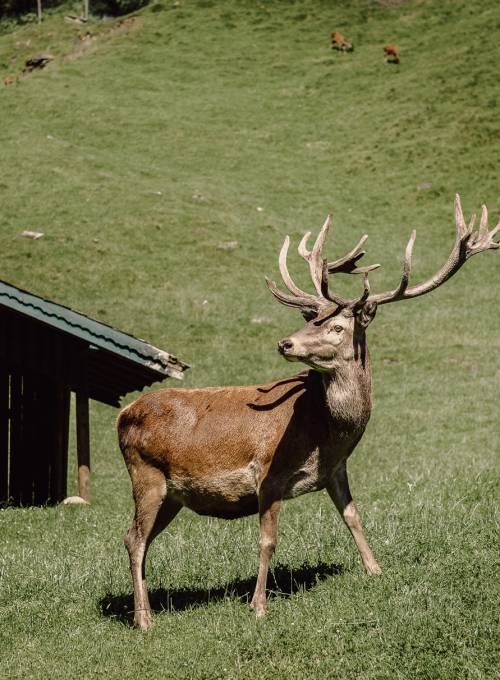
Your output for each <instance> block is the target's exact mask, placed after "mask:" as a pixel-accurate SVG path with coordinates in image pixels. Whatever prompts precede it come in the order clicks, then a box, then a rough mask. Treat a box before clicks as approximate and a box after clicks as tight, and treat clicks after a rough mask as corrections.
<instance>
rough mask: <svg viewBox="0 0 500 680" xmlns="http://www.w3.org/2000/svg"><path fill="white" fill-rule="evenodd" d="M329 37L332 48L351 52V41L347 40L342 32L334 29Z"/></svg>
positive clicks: (352, 48) (352, 47)
mask: <svg viewBox="0 0 500 680" xmlns="http://www.w3.org/2000/svg"><path fill="white" fill-rule="evenodd" d="M330 37H331V39H332V50H338V51H339V52H352V51H353V50H354V46H353V45H352V43H350V42H348V41H347V39H346V38H345V36H343V35H342V33H339V32H338V31H334V32H333V33H332V34H331V36H330Z"/></svg>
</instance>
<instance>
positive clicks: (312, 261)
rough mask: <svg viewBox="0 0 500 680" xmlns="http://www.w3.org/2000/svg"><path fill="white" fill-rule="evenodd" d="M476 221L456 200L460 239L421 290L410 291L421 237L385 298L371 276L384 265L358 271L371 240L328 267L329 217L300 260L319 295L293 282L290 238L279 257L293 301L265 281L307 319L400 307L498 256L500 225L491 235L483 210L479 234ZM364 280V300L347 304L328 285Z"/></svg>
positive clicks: (411, 243) (301, 250)
mask: <svg viewBox="0 0 500 680" xmlns="http://www.w3.org/2000/svg"><path fill="white" fill-rule="evenodd" d="M475 219H476V216H475V215H473V216H472V219H471V221H470V222H469V225H468V226H467V224H466V223H465V220H464V216H463V212H462V206H461V204H460V196H459V195H458V194H457V195H456V197H455V223H456V237H455V244H454V246H453V249H452V251H451V253H450V255H449V257H448V259H447V260H446V262H445V264H444V265H443V266H442V267H441V269H439V270H438V271H437V272H436V274H434V276H432V277H431V278H430V279H428V280H427V281H424V282H423V283H420V284H418V285H416V286H411V287H408V284H409V281H410V273H411V256H412V253H413V246H414V245H415V239H416V232H415V231H413V232H412V234H411V236H410V240H409V241H408V245H407V246H406V251H405V258H404V263H403V273H402V275H401V281H400V282H399V285H398V286H397V288H395V289H394V290H391V291H387V292H385V293H375V294H370V283H369V280H368V274H369V272H370V271H372V270H373V269H376V268H377V267H379V266H380V265H378V264H372V265H369V266H367V267H358V266H357V265H358V260H359V259H360V258H361V257H363V255H364V254H365V251H364V250H362V249H361V248H362V246H363V244H364V243H365V241H366V239H367V238H368V236H366V235H365V236H363V237H362V238H361V239H360V241H359V243H358V244H357V245H356V246H355V247H354V248H353V249H352V250H351V251H350V252H348V253H347V254H346V255H344V256H343V257H341V258H340V259H338V260H335V261H334V262H327V260H325V259H324V258H323V256H322V249H323V245H324V243H325V239H326V236H327V234H328V230H329V228H330V226H331V223H332V218H331V216H330V215H328V217H327V219H326V221H325V223H324V224H323V227H322V228H321V231H320V232H319V234H318V237H317V239H316V242H315V243H314V246H313V249H312V250H311V251H309V250H307V248H306V244H307V240H308V238H309V236H310V235H311V232H307V233H306V234H305V235H304V237H303V238H302V240H301V242H300V245H299V254H300V255H301V256H302V257H303V258H304V259H305V260H306V262H307V263H308V264H309V270H310V273H311V278H312V281H313V284H314V288H315V289H316V295H311V294H310V293H306V292H304V291H303V290H301V289H300V288H299V287H298V286H297V285H296V284H295V283H294V282H293V281H292V278H291V276H290V274H289V273H288V268H287V265H286V258H287V254H288V248H289V246H290V239H289V237H288V236H287V237H286V238H285V242H284V243H283V247H282V248H281V252H280V256H279V267H280V272H281V276H282V278H283V281H284V283H285V285H286V287H287V288H288V290H289V291H290V293H291V295H289V294H287V293H282V292H281V291H280V290H279V288H278V287H277V286H276V284H275V283H274V281H269V279H267V278H266V281H267V285H268V287H269V289H270V290H271V292H272V293H273V295H274V296H275V297H276V298H277V299H278V300H279V301H280V302H281V303H282V304H284V305H288V306H289V307H298V308H299V309H300V310H301V311H302V313H303V314H304V316H306V318H310V317H314V316H316V315H317V314H318V313H319V312H320V311H321V310H322V309H323V308H325V307H326V306H328V305H329V304H330V303H332V302H333V303H335V304H336V305H338V306H339V307H350V308H351V309H354V310H355V309H359V308H360V307H362V306H363V305H365V304H366V303H370V304H375V305H384V304H386V303H388V302H396V301H397V300H408V299H410V298H414V297H418V296H419V295H425V294H426V293H429V292H430V291H431V290H434V289H435V288H438V287H439V286H440V285H442V284H443V283H444V282H445V281H447V280H448V279H449V278H451V277H452V276H453V275H454V274H456V272H457V271H458V270H459V269H460V267H461V266H462V265H463V264H465V262H467V260H468V259H469V258H470V257H472V256H473V255H476V254H477V253H481V252H483V251H485V250H496V249H498V248H500V242H497V241H494V240H493V239H494V237H495V235H496V234H497V233H498V232H499V231H500V223H499V224H497V225H496V227H494V228H493V229H492V230H491V231H490V230H488V211H487V209H486V206H484V205H483V207H482V213H481V221H480V224H479V229H478V231H476V232H474V231H473V230H474V223H475ZM337 273H345V274H362V275H363V293H362V295H361V297H359V298H355V299H352V300H350V299H347V298H343V297H341V296H340V295H337V294H336V293H333V292H332V291H331V290H330V288H329V285H328V276H329V274H337Z"/></svg>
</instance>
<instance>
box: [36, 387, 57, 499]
mask: <svg viewBox="0 0 500 680" xmlns="http://www.w3.org/2000/svg"><path fill="white" fill-rule="evenodd" d="M33 383H34V390H35V392H34V397H35V403H36V410H35V412H34V418H33V421H32V422H31V423H30V428H32V431H33V432H34V433H36V441H34V442H33V449H32V463H31V464H32V466H33V503H34V504H35V505H45V503H47V502H48V501H49V499H50V455H51V447H52V445H53V441H54V435H53V433H54V429H55V427H56V412H55V411H56V409H55V406H56V390H55V385H54V384H53V383H52V381H50V380H48V379H47V378H45V377H43V376H36V380H35V379H34V381H33Z"/></svg>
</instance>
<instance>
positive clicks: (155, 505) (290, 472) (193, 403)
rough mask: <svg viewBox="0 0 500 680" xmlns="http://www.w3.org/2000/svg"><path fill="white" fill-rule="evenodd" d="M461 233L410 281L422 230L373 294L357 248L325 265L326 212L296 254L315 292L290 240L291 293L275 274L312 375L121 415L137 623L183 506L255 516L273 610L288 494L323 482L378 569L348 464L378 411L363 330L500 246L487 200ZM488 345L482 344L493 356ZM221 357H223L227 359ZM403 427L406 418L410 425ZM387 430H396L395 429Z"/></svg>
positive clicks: (262, 598)
mask: <svg viewBox="0 0 500 680" xmlns="http://www.w3.org/2000/svg"><path fill="white" fill-rule="evenodd" d="M455 221H456V237H455V244H454V246H453V249H452V251H451V253H450V256H449V257H448V259H447V261H446V262H445V263H444V265H443V266H442V267H441V268H440V269H439V270H438V271H437V272H436V273H435V274H434V275H433V276H431V277H430V278H429V279H428V280H427V281H425V282H423V283H419V284H417V285H414V286H409V285H408V283H409V278H410V271H411V256H412V250H413V245H414V243H415V237H416V234H415V232H413V233H412V235H411V238H410V240H409V242H408V245H407V247H406V253H405V258H404V265H403V272H402V275H401V280H400V282H399V284H398V285H397V286H396V287H395V288H394V289H393V290H388V291H387V292H384V293H371V292H370V284H369V282H368V274H369V272H370V271H371V270H372V269H375V268H376V267H378V266H379V265H376V264H373V265H370V266H365V267H360V266H358V260H359V259H360V258H361V257H362V256H363V255H364V251H363V250H362V246H363V244H364V242H365V241H366V239H367V236H363V237H362V239H361V240H360V241H359V243H358V244H357V245H356V246H355V247H354V248H353V249H352V250H351V251H350V252H348V253H346V254H345V255H344V256H342V257H340V258H339V259H337V260H335V261H333V262H329V261H328V260H326V259H324V258H323V256H322V248H323V244H324V242H325V238H326V235H327V233H328V230H329V228H330V224H331V218H330V216H328V218H327V220H326V222H325V224H324V225H323V228H322V229H321V231H320V233H319V236H318V237H317V239H316V242H315V244H314V246H313V248H312V250H307V240H308V237H309V236H310V233H307V234H305V236H304V238H303V239H302V241H301V243H300V245H299V253H300V255H301V256H302V257H303V258H304V259H305V260H306V262H307V263H308V265H309V270H310V273H311V278H312V281H313V284H314V288H315V293H314V294H312V295H311V294H310V293H307V292H305V291H303V290H301V289H300V288H299V287H298V286H297V285H296V284H295V283H294V281H293V280H292V278H291V276H290V274H289V273H288V268H287V264H286V259H287V253H288V247H289V245H290V239H289V238H288V236H287V237H286V238H285V242H284V244H283V247H282V249H281V252H280V256H279V268H280V272H281V276H282V278H283V281H284V284H285V286H286V287H287V289H288V290H289V291H290V292H289V293H284V292H282V291H281V290H280V289H279V288H278V287H277V286H276V284H275V283H274V282H273V281H267V285H268V287H269V289H270V290H271V292H272V294H273V295H274V296H275V297H276V298H277V299H278V301H279V302H281V303H282V304H284V305H286V306H288V307H294V308H295V309H298V310H299V311H300V312H301V313H302V315H303V316H304V318H305V319H306V321H307V323H306V325H305V326H304V327H303V328H301V329H300V330H299V331H297V332H296V333H294V334H293V335H290V336H289V337H287V338H285V339H284V340H281V341H280V342H279V343H278V351H279V352H280V354H281V355H282V356H283V357H284V358H285V359H287V360H288V361H298V362H302V363H304V364H306V365H307V366H308V368H309V370H306V371H303V372H302V373H299V374H298V375H294V376H291V377H289V378H282V379H281V380H276V381H274V382H271V383H268V384H266V385H251V386H244V387H207V388H205V389H166V390H160V391H158V392H151V393H149V394H145V395H143V396H142V397H139V399H137V400H136V401H134V402H133V403H132V404H130V405H129V406H127V407H125V408H124V409H123V410H122V411H121V413H120V415H119V416H118V420H117V428H118V438H119V443H120V449H121V451H122V453H123V457H124V460H125V463H126V465H127V469H128V472H129V474H130V479H131V481H132V491H133V495H134V501H135V516H134V519H133V522H132V526H131V527H130V529H129V531H128V533H127V536H126V538H125V544H126V546H127V550H128V553H129V557H130V569H131V572H132V580H133V584H134V624H135V625H136V626H137V627H139V628H142V629H144V630H146V629H148V628H149V627H150V626H151V608H150V605H149V599H148V592H147V587H146V576H145V559H146V553H147V550H148V548H149V546H150V544H151V542H152V540H153V539H154V538H155V537H156V536H158V534H159V533H160V532H161V531H163V529H165V527H166V526H168V524H170V522H171V521H172V520H173V519H174V517H175V516H176V515H177V513H178V512H179V511H180V510H181V509H182V508H189V509H190V510H193V511H194V512H196V513H198V514H199V515H209V516H212V517H221V518H224V519H236V518H238V517H245V516H246V515H252V514H254V513H258V514H259V519H260V566H259V573H258V577H257V584H256V586H255V592H254V595H253V598H252V602H251V607H252V608H253V609H254V611H255V613H256V615H257V616H258V617H260V616H263V615H264V614H265V613H266V607H267V605H266V579H267V573H268V568H269V562H270V559H271V557H272V555H273V553H274V549H275V547H276V541H277V533H278V515H279V512H280V508H281V505H282V503H283V501H285V500H287V499H289V498H295V497H296V496H301V495H302V494H305V493H308V492H310V491H319V490H321V489H326V490H327V492H328V494H329V495H330V498H331V499H332V501H333V503H334V504H335V506H336V508H337V510H338V511H339V513H340V515H341V516H342V518H343V520H344V522H345V524H346V525H347V527H348V529H349V531H350V532H351V534H352V537H353V539H354V541H355V543H356V546H357V548H358V550H359V553H360V555H361V559H362V561H363V564H364V567H365V569H366V571H367V573H368V574H380V567H379V565H378V564H377V562H376V560H375V557H374V556H373V554H372V552H371V550H370V548H369V547H368V543H367V542H366V539H365V535H364V533H363V529H362V527H361V520H360V517H359V513H358V510H357V508H356V505H355V504H354V501H353V499H352V496H351V492H350V490H349V481H348V476H347V459H348V458H349V456H350V455H351V453H352V452H353V450H354V449H355V447H356V445H357V444H358V442H359V440H360V439H361V437H362V436H363V432H364V430H365V427H366V425H367V423H368V420H369V418H370V412H371V406H372V389H371V367H370V354H369V352H368V347H367V343H366V335H365V331H366V328H367V326H368V325H369V324H370V322H371V321H372V320H373V318H374V317H375V312H376V311H377V307H378V306H379V305H385V304H386V303H391V302H398V301H400V300H410V299H411V298H415V297H418V296H420V295H425V294H426V293H430V292H431V291H432V290H434V289H435V288H438V287H439V286H440V285H441V284H443V283H444V282H445V281H447V280H448V279H450V278H451V277H452V276H453V275H454V274H456V272H457V271H458V270H459V269H460V267H462V265H464V264H465V262H467V260H468V259H469V258H470V257H472V256H473V255H475V254H476V253H481V252H483V251H486V250H489V249H493V250H495V249H498V248H500V243H497V242H496V241H495V240H494V236H495V235H496V234H497V233H498V232H499V231H500V224H498V225H497V226H496V227H495V228H494V229H492V230H491V231H490V230H489V229H488V213H487V211H486V207H484V206H483V212H482V216H481V223H480V226H479V230H478V231H473V228H474V219H472V220H471V222H470V224H469V225H467V224H466V223H465V221H464V218H463V214H462V208H461V206H460V199H459V197H458V196H457V197H456V200H455ZM342 273H343V274H362V276H363V292H362V293H361V294H360V295H358V296H357V297H355V298H353V299H347V298H343V297H341V296H340V295H339V294H338V293H337V292H336V291H334V290H332V288H331V287H330V282H329V275H330V274H334V275H335V276H338V275H340V274H342ZM486 351H487V349H485V352H486ZM221 357H222V355H221ZM402 426H403V425H402ZM389 436H390V435H389Z"/></svg>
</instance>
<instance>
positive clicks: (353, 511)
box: [326, 462, 382, 576]
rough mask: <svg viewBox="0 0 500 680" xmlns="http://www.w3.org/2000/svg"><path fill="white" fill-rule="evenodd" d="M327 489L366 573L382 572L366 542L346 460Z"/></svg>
mask: <svg viewBox="0 0 500 680" xmlns="http://www.w3.org/2000/svg"><path fill="white" fill-rule="evenodd" d="M326 490H327V491H328V493H329V495H330V498H331V499H332V501H333V502H334V503H335V507H336V508H337V510H338V511H339V513H340V515H341V517H342V519H343V520H344V522H345V523H346V525H347V528H348V529H349V531H350V532H351V534H352V537H353V538H354V542H355V543H356V546H357V548H358V550H359V554H360V555H361V559H362V560H363V565H364V567H365V570H366V573H367V574H370V576H372V575H375V574H381V573H382V570H381V569H380V567H379V565H378V564H377V560H376V559H375V558H374V556H373V553H372V551H371V550H370V547H369V545H368V543H367V542H366V538H365V534H364V532H363V527H362V526H361V519H360V517H359V512H358V509H357V507H356V505H355V503H354V501H353V500H352V496H351V491H350V489H349V480H348V478H347V467H346V464H345V462H344V463H343V464H342V465H341V466H340V467H339V468H338V469H337V470H336V471H335V474H334V475H333V477H332V479H331V480H330V482H329V484H327V487H326Z"/></svg>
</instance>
